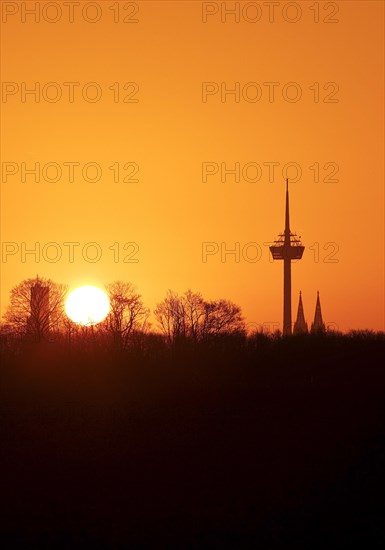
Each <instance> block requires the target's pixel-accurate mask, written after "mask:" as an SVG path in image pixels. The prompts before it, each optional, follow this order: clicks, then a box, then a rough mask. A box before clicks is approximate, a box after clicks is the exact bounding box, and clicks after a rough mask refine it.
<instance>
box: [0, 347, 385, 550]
mask: <svg viewBox="0 0 385 550" xmlns="http://www.w3.org/2000/svg"><path fill="white" fill-rule="evenodd" d="M384 347H385V346H384V337H378V336H377V337H376V336H364V337H359V336H357V337H355V338H353V337H350V338H347V337H308V338H292V339H281V340H278V341H274V340H272V339H266V338H261V339H259V340H257V341H254V342H249V344H248V345H247V346H246V345H245V344H244V343H243V344H242V345H241V344H237V343H234V342H222V343H216V344H215V345H214V346H213V347H210V348H203V347H201V348H199V349H198V350H195V351H193V350H188V351H180V352H179V353H178V354H175V355H174V356H173V357H169V356H168V355H167V354H166V352H165V351H164V349H161V348H160V349H159V350H158V351H156V352H155V353H152V354H149V355H148V354H147V355H146V356H143V355H139V356H138V355H137V354H134V353H131V354H125V355H120V356H112V355H110V354H107V353H104V352H102V351H100V350H99V351H97V350H92V349H91V350H85V349H80V350H77V351H76V350H75V351H74V350H72V352H71V353H69V352H68V350H64V349H62V348H59V347H58V346H55V345H50V346H47V347H44V346H43V347H35V348H28V349H25V350H24V351H23V352H22V353H21V354H20V355H18V356H17V357H16V358H15V357H5V361H4V364H3V367H2V371H1V470H0V471H1V482H0V487H1V489H0V491H1V505H2V512H1V539H2V541H3V548H7V549H8V548H39V549H45V548H50V549H51V548H55V549H56V548H59V549H62V548H68V549H72V548H75V549H78V548H85V547H92V548H94V549H98V548H123V547H124V548H181V549H182V548H183V549H185V548H186V549H188V548H216V549H221V548H225V547H230V548H234V549H243V548H261V549H265V548H266V549H271V548H278V547H282V548H307V549H309V550H310V549H311V550H313V549H317V548H319V549H326V548H351V547H352V546H353V545H355V546H358V547H359V548H368V549H373V548H380V547H384V546H383V545H384V544H385V528H384V512H385V506H384V504H385V497H384V495H385V482H384V481H385V479H384V478H385V475H384V467H385V422H384V421H385V414H384V412H385V407H384V401H385V400H384V395H385V368H384V365H383V358H384ZM51 348H52V349H51Z"/></svg>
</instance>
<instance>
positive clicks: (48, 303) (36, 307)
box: [4, 276, 67, 341]
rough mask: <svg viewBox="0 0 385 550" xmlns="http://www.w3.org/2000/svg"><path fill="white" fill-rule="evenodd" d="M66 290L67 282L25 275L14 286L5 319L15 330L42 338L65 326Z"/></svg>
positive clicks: (35, 337) (32, 336) (36, 338)
mask: <svg viewBox="0 0 385 550" xmlns="http://www.w3.org/2000/svg"><path fill="white" fill-rule="evenodd" d="M66 292H67V287H66V286H65V285H63V284H59V283H56V282H54V281H52V280H51V279H45V278H42V277H39V276H36V278H34V279H25V280H24V281H22V282H21V283H19V284H18V285H17V286H15V287H14V288H13V289H12V290H11V297H10V304H9V306H8V308H7V311H6V313H5V316H4V318H5V321H6V322H7V323H8V324H9V326H10V327H11V328H12V330H13V331H14V332H15V333H18V334H22V335H29V336H30V337H31V338H32V339H33V340H36V341H40V340H42V339H44V338H46V337H47V336H48V334H49V333H50V332H51V331H56V330H60V329H61V328H62V327H63V323H64V320H65V312H64V298H65V295H66Z"/></svg>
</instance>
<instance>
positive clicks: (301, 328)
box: [293, 291, 308, 334]
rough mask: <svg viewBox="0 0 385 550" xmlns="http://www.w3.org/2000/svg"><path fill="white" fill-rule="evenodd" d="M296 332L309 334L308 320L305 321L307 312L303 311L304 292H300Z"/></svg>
mask: <svg viewBox="0 0 385 550" xmlns="http://www.w3.org/2000/svg"><path fill="white" fill-rule="evenodd" d="M293 332H294V334H307V332H308V328H307V322H306V321H305V314H304V312H303V304H302V293H301V291H300V292H299V302H298V312H297V320H296V322H295V323H294V331H293Z"/></svg>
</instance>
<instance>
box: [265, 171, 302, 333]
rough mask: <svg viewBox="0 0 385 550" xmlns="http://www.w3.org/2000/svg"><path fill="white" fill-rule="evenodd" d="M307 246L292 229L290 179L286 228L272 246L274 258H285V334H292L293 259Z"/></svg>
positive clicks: (287, 187) (287, 194) (287, 181)
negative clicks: (303, 244)
mask: <svg viewBox="0 0 385 550" xmlns="http://www.w3.org/2000/svg"><path fill="white" fill-rule="evenodd" d="M304 249H305V247H304V246H302V244H301V241H300V239H299V238H298V237H297V236H296V235H295V233H292V232H291V231H290V211H289V180H288V179H287V180H286V207H285V230H284V232H283V233H280V235H279V237H278V239H277V240H276V241H275V243H274V245H273V246H271V247H270V252H271V255H272V256H273V259H274V260H283V334H284V335H285V336H287V335H290V334H292V327H291V261H292V260H300V259H301V258H302V254H303V251H304Z"/></svg>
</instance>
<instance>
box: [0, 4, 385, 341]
mask: <svg viewBox="0 0 385 550" xmlns="http://www.w3.org/2000/svg"><path fill="white" fill-rule="evenodd" d="M1 4H2V8H3V22H2V29H1V31H2V37H1V47H2V54H1V57H2V81H3V94H2V104H1V111H2V140H1V142H2V150H1V157H2V163H3V164H2V167H3V177H2V183H1V240H2V243H3V254H2V263H1V283H2V290H1V312H2V313H3V312H4V310H5V308H6V306H7V302H8V296H9V291H10V289H11V288H12V287H13V286H14V285H16V284H17V283H18V282H20V281H21V280H22V279H24V278H28V277H32V276H35V275H36V274H37V273H38V274H39V275H41V276H44V277H49V278H52V279H54V280H56V281H58V282H63V283H67V284H69V285H70V286H71V288H73V287H75V286H78V285H80V284H99V285H103V284H104V283H108V282H111V281H113V280H115V279H123V280H129V281H132V282H133V283H134V284H135V285H136V286H137V288H138V290H139V292H140V293H141V294H142V296H143V299H144V301H145V304H146V305H147V306H148V307H151V308H153V307H154V306H155V304H156V303H157V302H158V301H160V300H161V299H162V298H163V297H164V295H165V293H166V291H167V289H168V288H172V289H174V290H177V291H184V290H186V289H187V288H191V289H192V290H195V291H200V292H202V293H203V295H204V296H205V297H206V298H212V299H215V298H221V297H223V298H228V299H230V300H233V301H234V302H236V303H238V304H239V305H241V307H242V309H243V311H244V313H245V315H246V318H247V321H248V322H249V323H254V324H255V325H263V324H264V323H281V322H282V287H283V266H282V263H281V262H274V263H272V262H270V260H269V255H268V248H267V246H264V244H263V243H267V242H269V241H271V240H273V239H274V238H275V237H276V236H277V234H278V233H279V232H280V231H282V230H283V226H284V179H283V175H282V167H283V166H284V165H286V164H287V163H297V164H298V165H300V167H301V170H302V177H301V179H300V180H299V181H296V182H295V183H292V184H291V196H290V199H291V228H292V230H293V231H296V232H297V233H298V234H299V235H301V236H302V241H303V243H304V245H305V247H306V248H305V253H304V257H303V259H302V260H301V261H300V262H298V263H297V264H294V265H293V269H292V281H293V282H292V287H293V315H295V313H296V307H297V297H298V292H299V290H302V294H303V301H304V309H305V316H306V318H307V321H308V322H311V321H312V317H313V315H314V307H315V300H316V291H317V290H319V291H320V295H321V304H322V308H323V315H324V320H325V321H326V322H327V323H334V326H337V327H338V328H339V329H340V330H349V329H351V328H372V329H376V330H384V183H383V182H384V173H383V166H384V157H383V154H384V153H383V151H384V128H383V123H384V122H383V121H384V108H383V91H384V90H383V83H384V79H383V75H384V58H383V44H384V36H383V35H384V31H383V18H384V4H383V2H380V1H346V0H345V1H341V2H338V3H333V2H331V3H330V2H329V3H328V2H316V3H314V2H305V1H301V2H297V6H299V7H300V9H301V12H302V13H301V14H300V13H299V12H297V11H296V9H297V8H295V7H290V6H288V4H289V2H280V5H279V6H277V7H275V13H274V21H272V22H269V8H268V5H265V4H264V3H263V2H227V7H228V8H229V9H230V8H231V7H234V6H235V8H236V9H237V5H238V7H239V10H240V14H239V22H238V23H237V22H235V18H234V16H232V15H230V14H227V15H226V13H221V12H220V5H221V4H223V3H220V2H209V3H202V2H200V1H163V0H160V1H141V2H137V3H136V4H137V5H138V7H139V10H138V13H137V14H135V13H133V14H132V16H131V17H133V18H137V19H138V22H137V23H124V22H123V20H122V19H123V18H124V17H130V15H127V14H130V12H131V11H132V12H134V11H136V8H135V3H133V2H129V3H127V2H124V1H122V2H120V3H119V4H120V13H119V14H117V11H116V9H117V8H116V6H117V3H116V2H115V3H114V2H110V1H103V2H80V4H81V6H77V7H76V6H75V7H74V22H73V23H70V22H69V20H68V19H69V14H68V9H69V7H68V5H67V7H66V2H53V3H52V2H51V4H52V5H51V7H50V8H49V9H48V8H45V7H44V4H47V2H27V3H25V2H5V1H3V2H1ZM23 4H24V8H25V7H27V8H28V9H31V8H32V7H33V6H34V5H35V4H37V6H38V11H39V15H40V22H36V21H35V20H34V17H35V16H32V15H26V14H25V13H23V9H24V8H23ZM48 4H49V2H48ZM87 4H88V5H89V4H96V5H97V8H96V7H95V6H92V5H89V6H88V7H87V6H86V9H85V5H87ZM245 4H248V5H249V7H248V9H247V11H245V8H244V6H245ZM125 5H126V6H127V9H126V11H124V6H125ZM254 5H258V8H255V7H254ZM334 5H335V6H337V7H338V8H339V11H338V13H336V14H333V13H332V11H336V10H334ZM55 6H56V7H55ZM57 6H59V8H60V9H61V11H62V13H61V15H60V16H59V9H58V7H57ZM250 6H251V7H250ZM311 6H318V8H319V18H320V21H319V22H318V23H316V22H314V18H315V16H316V13H315V12H314V9H313V11H312V10H311V9H310V8H311ZM75 8H76V9H75ZM111 8H114V9H115V12H114V11H113V10H112V9H111ZM217 8H218V13H216V14H215V13H214V14H213V15H207V22H206V23H204V22H202V11H203V12H205V11H210V10H213V11H215V10H216V9H217ZM82 9H83V11H84V9H85V11H84V13H85V15H86V18H87V17H88V18H89V19H90V18H94V17H95V16H98V15H99V16H100V20H99V21H97V22H95V23H90V22H88V21H86V20H85V19H84V17H83V16H82ZM97 9H98V11H99V12H100V13H99V14H98V11H96V10H97ZM257 9H259V10H260V13H259V15H260V20H259V21H256V22H250V21H247V19H252V18H254V17H256V14H257ZM55 10H56V11H55ZM252 10H254V11H252ZM13 12H16V13H14V14H13ZM56 16H57V17H58V18H59V20H58V21H57V22H51V23H50V22H49V21H48V19H51V20H52V19H54V18H55V17H56ZM114 16H115V17H119V19H120V21H118V22H114ZM270 16H271V14H270ZM297 16H298V21H297V22H289V21H287V20H285V18H286V19H295V18H296V17H297ZM221 17H222V18H223V19H224V21H223V22H222V21H221ZM23 19H25V22H23ZM324 19H337V20H338V22H335V23H327V22H324ZM49 82H51V83H56V84H54V85H51V86H50V87H47V86H46V84H47V83H49ZM68 82H75V83H76V82H77V83H79V85H76V86H75V85H74V101H73V102H70V101H69V85H68V84H67V85H65V84H64V83H68ZM90 82H95V83H97V86H98V89H99V90H100V91H101V93H102V97H101V99H100V100H99V101H96V102H91V100H92V98H93V94H94V92H95V87H92V86H88V88H87V83H90ZM126 82H135V83H137V85H138V86H139V91H138V92H137V93H136V94H135V93H134V92H135V90H134V88H133V87H131V88H128V90H126V91H125V90H123V85H124V84H125V83H126ZM204 82H214V83H217V84H218V88H219V92H218V93H216V94H213V95H209V96H208V97H207V101H202V83H204ZM268 82H276V83H278V84H277V86H275V87H274V91H275V97H274V101H269V86H268V85H267V84H266V83H268ZM290 82H295V83H296V89H299V87H300V89H301V91H302V97H301V98H300V99H299V100H298V101H297V102H290V101H288V100H287V99H284V97H283V95H282V94H283V93H284V94H285V93H287V95H286V96H285V97H287V98H289V99H290V98H291V97H293V94H294V92H295V88H294V86H291V87H290V86H289V87H287V86H285V85H287V83H290ZM316 82H317V83H319V89H320V100H319V101H318V102H316V101H315V86H314V83H316ZM328 82H329V83H330V82H334V83H337V85H338V87H339V91H338V92H337V93H336V94H335V95H332V94H331V92H333V90H334V89H335V84H333V85H330V86H329V88H327V89H326V90H324V89H323V87H324V85H325V84H326V83H328ZM22 83H25V84H22ZM35 83H39V84H40V92H39V93H38V99H39V100H40V101H39V102H37V101H36V97H34V96H32V95H26V96H25V97H24V96H23V93H22V92H23V87H24V88H28V89H30V88H32V87H33V86H34V85H35ZM114 83H119V89H120V97H119V101H118V102H114V99H117V98H116V91H117V85H115V92H114V91H113V90H111V89H109V88H110V87H111V86H112V85H113V84H114ZM221 83H223V84H222V91H226V88H227V89H229V90H230V89H233V88H234V87H235V86H236V83H239V90H240V95H239V101H238V102H237V101H235V96H234V95H231V94H229V95H227V96H226V95H225V96H224V97H223V100H224V101H221V93H220V89H221ZM248 83H251V84H249V86H248V87H245V85H246V84H248ZM264 83H265V84H264ZM84 86H86V87H85V88H84ZM310 86H312V89H309V88H310ZM214 87H215V85H214ZM258 89H259V90H261V98H260V99H259V100H258V101H255V102H253V101H252V100H250V98H252V97H253V96H254V95H255V93H256V91H258ZM57 91H59V92H61V93H62V97H61V99H59V100H58V101H57V102H52V101H49V99H52V98H53V97H54V95H55V93H57ZM82 91H83V94H85V97H86V98H89V100H88V101H87V100H86V99H84V98H83V95H82ZM87 93H88V94H89V95H88V96H87V95H86V94H87ZM114 93H115V96H114ZM127 94H128V96H127ZM327 96H328V97H329V98H330V99H337V100H338V101H337V102H329V103H327V102H324V101H323V100H324V99H325V97H327ZM124 97H127V98H128V99H129V98H130V97H132V98H133V99H138V100H139V101H138V102H135V103H133V102H131V103H130V102H123V98H124ZM47 98H48V99H47ZM248 98H249V100H248ZM23 100H24V101H23ZM72 162H73V163H79V165H77V166H74V181H72V182H70V181H69V178H68V163H72ZM205 162H210V163H213V164H212V165H211V167H215V166H218V172H219V173H217V174H214V175H211V176H208V177H207V181H205V182H203V181H202V163H205ZM269 162H275V163H278V164H277V168H276V169H275V174H274V181H272V182H270V181H269V168H268V165H267V164H266V163H269ZM4 163H6V164H4ZM11 163H13V164H11ZM23 163H25V166H26V167H27V168H31V167H32V166H33V165H34V164H35V163H40V182H35V181H34V176H32V175H26V176H25V179H26V181H24V182H23V181H22V177H21V172H22V164H23ZM47 163H57V164H58V165H59V166H60V168H61V170H62V176H61V178H60V179H59V181H57V182H54V181H48V180H49V179H53V177H54V172H53V170H54V167H52V166H51V168H49V167H48V168H47V169H44V170H43V167H44V166H45V165H46V164H47ZM64 163H66V164H64ZM87 163H97V166H98V167H99V169H100V170H101V172H102V175H101V178H100V180H99V181H96V182H90V181H88V182H87V181H85V179H84V177H83V176H82V168H83V167H84V165H86V164H87ZM114 163H118V164H119V165H120V180H121V181H119V182H114V173H113V170H112V169H110V168H109V167H110V166H112V165H114ZM125 163H136V165H138V166H139V172H138V174H137V176H134V177H136V178H138V179H139V181H138V182H132V181H126V182H123V181H122V180H123V177H124V176H126V175H127V174H129V172H130V170H131V168H132V167H133V166H135V164H130V165H129V166H128V167H127V170H126V171H125V170H124V169H123V166H124V165H125ZM221 163H224V164H223V166H224V167H227V168H229V169H231V168H232V167H234V165H235V163H239V166H240V169H241V173H240V181H239V182H236V181H234V175H231V174H229V175H228V176H227V181H226V182H222V181H221V174H220V166H221ZM248 163H254V164H253V165H251V167H249V169H248V170H244V171H243V174H246V179H247V178H248V179H249V180H250V179H253V177H254V174H255V165H256V164H258V165H259V166H260V167H261V176H260V179H259V181H245V178H244V177H243V175H242V168H244V165H247V164H248ZM264 163H265V164H264ZM315 163H319V168H320V181H318V182H315V181H314V174H315V168H314V167H313V169H310V168H309V167H310V166H313V165H314V164H315ZM326 163H334V164H330V165H329V166H328V167H327V169H326V170H325V169H324V166H325V164H326ZM335 165H337V166H338V173H337V174H336V175H335V176H334V179H337V180H338V181H334V182H333V181H332V182H328V181H323V180H324V178H325V176H326V175H327V174H330V173H331V170H332V169H333V166H335ZM115 166H117V164H116V165H115ZM12 170H15V171H17V172H16V174H14V175H12V174H11V173H9V172H12ZM292 170H293V169H292ZM293 174H294V172H291V171H289V173H288V175H289V177H292V176H293ZM86 177H89V178H90V179H92V178H93V177H94V171H93V169H92V167H90V168H89V171H86ZM36 242H38V243H40V257H39V258H35V257H34V256H33V255H27V256H26V257H25V258H24V257H23V254H22V249H23V247H27V248H33V247H34V245H35V243H36ZM50 242H54V243H57V244H56V245H55V247H51V248H48V247H47V246H46V245H47V243H50ZM68 242H77V243H80V244H79V245H78V246H76V247H75V248H74V258H73V262H71V261H70V255H69V245H64V243H68ZM90 242H96V243H97V244H98V246H99V252H101V254H102V257H101V259H100V260H99V261H96V262H95V263H92V262H91V261H87V258H86V259H84V258H83V257H82V249H83V247H84V246H85V245H87V243H90ZM127 242H135V243H137V245H136V246H137V248H138V251H136V250H135V251H134V249H128V252H130V251H131V250H133V251H134V256H133V258H134V259H137V260H138V262H136V263H127V262H126V263H125V262H123V257H124V255H125V254H127V252H124V251H123V245H124V243H127ZM206 242H211V243H218V248H219V252H218V253H217V254H214V255H212V256H209V257H208V258H207V261H206V262H203V261H202V243H206ZM9 243H15V244H14V245H12V244H9ZM22 243H25V244H24V245H23V244H22ZM114 243H119V247H120V249H121V250H120V252H121V253H120V256H121V257H120V258H119V261H118V262H114V251H113V250H111V249H110V247H111V246H112V245H113V244H114ZM221 243H225V244H224V245H222V248H224V247H227V248H228V249H231V248H234V246H235V243H239V250H240V257H239V262H236V261H235V258H234V255H227V256H226V255H224V257H223V258H222V259H223V260H225V261H221V253H220V249H221ZM247 243H257V245H258V246H260V247H261V249H262V254H261V258H260V259H259V260H258V261H257V262H250V261H247V253H249V257H250V258H251V257H253V254H254V252H255V250H256V248H255V246H256V245H253V246H254V248H252V247H249V248H248V249H247V248H245V245H247ZM316 243H318V245H317V244H316ZM330 243H335V244H330ZM116 246H117V245H115V251H116ZM237 246H238V245H237ZM324 247H326V249H324ZM327 247H328V248H327ZM317 248H319V261H316V260H317ZM85 250H86V252H85V253H87V251H88V252H89V254H90V257H91V255H92V254H93V253H94V252H95V248H92V247H89V248H88V249H87V246H86V248H85ZM4 251H8V252H14V253H13V254H9V255H8V256H7V255H6V254H5V253H4ZM43 251H44V254H43ZM57 251H60V252H61V254H62V256H61V258H60V259H59V260H58V261H57V262H56V263H52V262H49V261H47V258H48V259H50V258H51V259H52V258H53V257H54V255H55V254H56V253H57ZM245 251H246V252H245ZM333 251H335V254H334V255H332V254H331V253H332V252H333ZM242 252H244V254H242ZM245 256H246V259H245ZM36 259H40V261H39V262H37V261H36ZM115 259H116V258H115ZM331 259H332V260H337V261H335V262H330V260H331ZM328 260H329V261H328Z"/></svg>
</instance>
